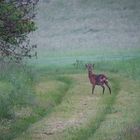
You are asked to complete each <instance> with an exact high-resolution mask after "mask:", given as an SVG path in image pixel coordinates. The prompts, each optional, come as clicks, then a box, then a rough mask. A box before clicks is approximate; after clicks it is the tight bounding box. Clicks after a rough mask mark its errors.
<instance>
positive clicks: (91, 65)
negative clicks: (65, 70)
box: [85, 64, 94, 72]
mask: <svg viewBox="0 0 140 140" xmlns="http://www.w3.org/2000/svg"><path fill="white" fill-rule="evenodd" d="M85 66H86V68H87V69H88V71H90V72H92V70H93V68H94V64H86V65H85Z"/></svg>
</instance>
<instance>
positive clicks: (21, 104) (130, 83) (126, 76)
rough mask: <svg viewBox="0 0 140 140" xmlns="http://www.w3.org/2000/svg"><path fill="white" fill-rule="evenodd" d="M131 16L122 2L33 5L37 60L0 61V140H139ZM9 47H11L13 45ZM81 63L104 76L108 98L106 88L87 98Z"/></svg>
mask: <svg viewBox="0 0 140 140" xmlns="http://www.w3.org/2000/svg"><path fill="white" fill-rule="evenodd" d="M6 2H9V1H0V6H1V5H3V6H4V5H6V7H7V4H8V3H6ZM11 2H12V1H11ZM49 2H50V5H49V6H48V4H49ZM120 3H121V5H120ZM136 3H138V0H136ZM9 6H10V5H9ZM13 6H14V5H11V9H13ZM46 7H47V8H46ZM9 8H10V7H9ZM42 9H43V12H42ZM77 9H78V10H77ZM0 10H1V9H0ZM4 10H6V9H4ZM4 10H3V11H2V12H4ZM21 11H22V10H21ZM21 11H19V12H18V14H19V15H20V14H21V13H20V12H21ZM64 11H65V12H64ZM138 11H139V4H137V5H136V4H134V2H132V1H129V0H127V2H126V1H125V0H118V1H111V0H107V2H103V3H102V2H101V1H98V0H94V1H93V0H88V1H86V2H85V1H84V0H79V1H75V0H71V1H67V2H66V1H64V0H57V2H56V1H55V0H54V1H45V2H43V1H42V2H41V3H39V15H38V17H37V19H38V20H37V24H38V25H39V30H38V32H35V34H34V35H33V37H32V36H31V37H30V38H31V39H33V42H34V43H36V42H37V44H38V45H39V49H38V56H39V58H38V59H37V60H31V61H30V62H29V63H24V62H23V61H22V63H18V64H17V63H14V62H12V63H11V62H10V63H9V62H3V61H0V89H1V91H0V139H1V140H11V139H17V140H34V139H48V140H56V139H57V140H82V139H83V140H112V139H113V140H138V139H139V137H140V136H139V134H140V109H139V106H140V101H139V100H140V94H139V91H140V89H139V81H140V63H139V62H140V60H139V57H140V55H139V51H140V49H139V40H138V34H139V30H137V29H138V27H139V24H137V23H139V22H138V21H139V18H136V17H138V15H137V13H139V12H138ZM5 13H6V12H5ZM134 13H135V14H136V15H135V16H134V15H133V14H134ZM3 14H4V13H3ZM13 14H14V13H11V15H13ZM0 15H1V12H0ZM15 17H16V18H15V20H18V19H19V17H18V16H15ZM8 18H10V16H9V17H8ZM110 19H111V20H110ZM126 19H127V25H126ZM31 21H32V20H31ZM73 21H75V22H74V23H75V24H73ZM1 23H2V22H1V20H0V26H2V24H1ZM29 23H30V22H29ZM108 24H109V25H110V26H108ZM28 25H29V24H27V28H26V27H25V28H26V29H27V30H28V29H29V28H28V27H29V26H28ZM18 27H21V28H20V30H22V29H23V28H22V27H23V26H22V24H20V25H19V26H18ZM32 27H33V28H31V31H33V30H34V29H35V28H36V27H35V25H34V24H33V26H32ZM13 29H15V28H13ZM26 29H24V30H23V31H24V33H23V34H22V35H27V34H28V32H26V31H27V30H26ZM3 30H4V29H3ZM29 30H30V29H29ZM46 30H47V31H46ZM1 31H2V30H1V29H0V34H1ZM16 31H17V30H16ZM5 32H6V31H5ZM17 33H18V31H17ZM5 37H6V36H4V35H3V36H1V38H2V40H4V39H5ZM11 37H12V36H11ZM9 41H10V42H9V43H10V45H12V46H15V44H11V43H16V40H15V38H14V40H13V39H12V38H11V39H10V40H9ZM62 42H63V43H62ZM93 44H94V45H93ZM41 46H42V47H43V48H41ZM132 46H133V47H132ZM86 63H92V64H93V63H94V64H95V70H94V72H95V73H97V74H99V73H105V75H107V76H108V77H109V82H110V85H111V88H112V94H111V95H110V94H109V91H108V89H106V90H105V94H104V95H102V89H101V88H100V87H99V88H98V87H96V88H95V93H94V94H93V95H92V94H91V85H90V82H89V79H88V76H87V70H86V68H85V64H86Z"/></svg>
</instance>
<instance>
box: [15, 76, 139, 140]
mask: <svg viewBox="0 0 140 140" xmlns="http://www.w3.org/2000/svg"><path fill="white" fill-rule="evenodd" d="M112 77H113V79H112V80H111V83H112V87H113V95H110V94H109V91H108V90H106V91H105V95H102V89H101V88H99V87H97V88H96V90H95V94H94V95H91V86H90V84H89V81H88V79H87V75H83V74H73V75H67V78H71V79H73V81H74V84H73V86H71V88H69V89H68V90H67V93H66V94H65V96H64V97H63V100H62V101H61V103H60V104H58V105H57V106H56V107H55V108H54V110H53V111H52V112H51V113H50V114H49V116H46V117H44V118H43V119H42V120H40V121H39V122H37V123H35V124H33V125H32V126H31V127H30V128H29V129H28V130H27V131H26V132H25V133H24V134H22V135H21V136H20V137H18V138H17V140H38V139H40V140H71V139H73V140H82V139H88V138H89V139H99V140H100V139H103V138H105V140H108V139H112V138H113V137H114V138H115V137H117V136H118V135H119V133H120V132H121V131H120V129H123V127H125V126H127V125H128V124H130V123H134V121H133V120H134V119H133V117H132V116H133V115H132V113H131V112H132V111H133V112H134V113H136V111H135V110H134V108H135V107H136V105H137V104H136V103H134V104H133V105H130V104H129V102H130V101H131V99H132V100H133V101H136V100H137V98H138V95H134V94H131V92H132V89H133V88H135V87H136V88H137V89H138V84H136V85H134V86H135V87H132V88H131V86H130V85H131V84H132V82H133V81H129V82H128V80H127V79H123V78H121V77H119V79H121V80H122V81H121V87H119V85H117V84H119V82H118V81H117V79H118V77H115V76H114V75H112ZM114 79H115V80H116V81H114ZM54 83H55V82H54ZM56 83H57V82H56ZM51 84H52V85H53V83H51ZM59 84H60V83H59ZM114 84H115V86H114ZM38 86H40V85H38ZM45 86H46V85H45ZM127 86H129V88H128V87H127ZM52 87H53V86H52ZM41 90H42V88H41ZM50 90H51V89H50ZM129 91H130V92H129ZM38 92H39V91H38ZM42 94H44V92H42ZM123 101H124V102H123ZM122 104H125V106H124V107H122ZM127 107H128V109H127V110H126V108H127ZM117 117H118V118H117ZM120 117H121V118H120ZM116 123H117V124H118V125H117V127H116V128H115V129H114V131H113V129H112V127H114V126H116ZM104 130H105V131H104ZM81 131H82V133H81ZM102 133H103V134H104V135H105V136H106V137H104V136H103V135H102Z"/></svg>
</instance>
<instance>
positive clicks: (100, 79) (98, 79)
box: [86, 64, 111, 94]
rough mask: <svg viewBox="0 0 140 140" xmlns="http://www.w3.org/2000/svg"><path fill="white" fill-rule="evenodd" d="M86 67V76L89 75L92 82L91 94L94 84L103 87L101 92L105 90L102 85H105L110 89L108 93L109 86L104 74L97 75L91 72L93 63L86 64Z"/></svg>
mask: <svg viewBox="0 0 140 140" xmlns="http://www.w3.org/2000/svg"><path fill="white" fill-rule="evenodd" d="M86 67H87V69H88V77H89V80H90V83H91V84H92V94H93V92H94V88H95V86H96V85H99V86H101V87H102V88H103V94H104V91H105V86H104V85H106V86H107V87H108V89H109V91H110V94H111V88H110V86H109V85H108V78H107V77H106V76H105V75H104V74H99V75H96V74H94V73H93V72H92V67H93V65H91V64H87V65H86Z"/></svg>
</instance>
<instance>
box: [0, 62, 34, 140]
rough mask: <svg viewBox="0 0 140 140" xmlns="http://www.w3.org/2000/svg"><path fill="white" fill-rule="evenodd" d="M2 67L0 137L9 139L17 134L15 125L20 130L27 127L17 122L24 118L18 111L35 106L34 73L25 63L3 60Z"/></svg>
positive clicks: (0, 67)
mask: <svg viewBox="0 0 140 140" xmlns="http://www.w3.org/2000/svg"><path fill="white" fill-rule="evenodd" d="M0 69H1V71H0V88H1V90H0V130H1V131H0V139H2V140H3V139H4V140H5V139H6V140H7V139H11V138H12V137H14V136H15V135H16V134H17V132H16V131H13V130H14V129H13V126H16V127H17V128H18V129H17V130H20V131H21V129H24V128H25V125H24V126H23V125H21V124H18V123H17V122H18V121H22V120H23V119H24V118H20V117H18V116H17V115H16V112H17V110H20V109H22V108H26V107H27V106H28V107H32V106H34V101H35V96H34V94H33V93H34V91H33V90H32V85H33V83H34V75H33V71H32V70H31V68H29V67H27V66H25V65H23V64H15V63H6V62H1V63H0ZM24 122H25V121H24ZM26 126H27V124H26Z"/></svg>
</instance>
